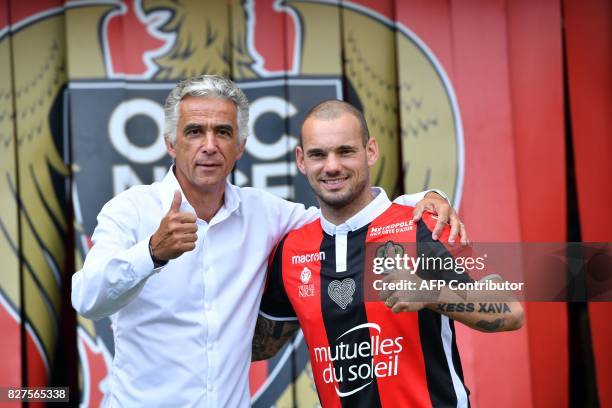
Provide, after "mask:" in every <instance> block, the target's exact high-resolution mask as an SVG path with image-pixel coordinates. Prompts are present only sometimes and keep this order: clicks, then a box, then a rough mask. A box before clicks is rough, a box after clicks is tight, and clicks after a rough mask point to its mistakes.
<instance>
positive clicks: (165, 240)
mask: <svg viewBox="0 0 612 408" xmlns="http://www.w3.org/2000/svg"><path fill="white" fill-rule="evenodd" d="M181 201H182V197H181V192H180V191H178V190H176V191H175V192H174V198H173V199H172V204H171V205H170V210H169V211H168V213H167V214H166V215H165V216H164V218H162V220H161V222H160V224H159V228H158V229H157V231H155V233H154V234H153V235H152V236H151V241H150V244H151V253H152V254H153V256H154V257H155V258H156V259H158V260H161V261H168V260H170V259H174V258H178V257H179V256H181V255H182V254H183V253H185V252H187V251H192V250H193V249H194V248H195V243H196V241H197V240H198V235H197V232H198V226H197V225H196V219H197V218H196V216H195V214H191V213H185V212H180V208H181Z"/></svg>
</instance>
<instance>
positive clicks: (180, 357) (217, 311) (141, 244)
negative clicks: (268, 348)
mask: <svg viewBox="0 0 612 408" xmlns="http://www.w3.org/2000/svg"><path fill="white" fill-rule="evenodd" d="M177 189H178V190H180V186H179V184H178V182H177V180H176V178H175V176H174V174H173V172H172V170H171V171H169V172H168V174H167V175H166V177H165V178H164V180H163V181H161V182H159V183H154V184H151V185H146V186H136V187H132V188H130V189H129V190H127V191H124V192H123V193H121V194H119V195H117V196H116V197H115V198H113V199H112V200H110V201H109V202H108V203H107V204H106V205H105V206H104V207H103V208H102V211H101V212H100V214H99V215H98V226H97V227H96V229H95V231H94V234H93V236H92V241H93V244H94V245H93V247H92V248H91V250H90V251H89V254H88V255H87V258H86V260H85V263H84V265H83V269H82V270H80V271H78V272H77V273H75V274H74V276H73V278H72V305H73V306H74V308H75V309H76V310H77V311H78V312H79V313H80V314H81V315H83V316H84V317H87V318H90V319H99V318H102V317H106V316H110V318H111V322H112V328H113V336H114V342H115V356H114V359H113V366H112V369H111V373H110V376H109V377H110V378H109V381H110V384H109V394H108V395H107V396H106V399H105V406H112V407H137V406H141V407H186V406H189V407H248V406H250V396H249V386H248V380H249V365H250V361H251V341H252V338H253V332H254V328H255V323H256V319H257V312H258V310H259V302H260V300H261V294H262V290H263V284H264V278H265V270H266V265H267V260H268V256H269V254H270V252H271V251H272V249H273V248H274V246H275V245H276V244H277V242H278V241H279V240H280V239H281V238H282V237H283V236H284V235H285V234H286V233H287V232H289V231H291V230H292V229H295V228H298V227H300V226H302V225H304V224H305V223H307V222H310V221H312V220H314V219H316V218H317V217H319V215H320V213H319V210H317V209H315V208H314V207H311V208H310V209H308V210H306V209H305V208H304V206H303V205H302V204H295V203H291V202H289V201H285V200H282V199H280V198H278V197H276V196H274V195H272V194H270V193H267V192H265V191H262V190H259V189H254V188H248V187H246V188H239V187H236V186H234V185H231V184H229V183H228V184H227V185H226V188H225V194H224V203H223V206H222V207H221V208H220V209H219V211H218V212H217V213H216V214H215V215H214V217H213V218H212V219H211V221H210V223H207V222H205V221H203V220H201V219H198V220H197V225H198V233H197V235H198V240H197V242H196V248H195V249H194V250H193V251H190V252H186V253H184V254H183V255H181V256H180V257H178V258H176V259H173V260H171V261H170V262H169V263H168V264H167V265H166V266H164V267H162V268H158V269H153V262H152V260H151V257H150V255H149V249H148V242H149V238H150V237H151V235H152V234H153V233H154V232H155V231H156V230H157V228H158V227H159V223H160V221H161V219H162V218H163V217H164V215H165V214H166V213H167V212H168V210H169V208H170V204H171V202H172V198H173V195H174V191H175V190H177ZM424 194H425V193H417V194H413V195H410V196H402V197H400V198H399V199H398V200H396V201H398V202H400V203H402V204H409V205H414V203H415V202H416V201H418V200H420V199H421V198H422V197H423V195H424ZM181 211H185V212H192V213H195V211H194V209H193V207H192V206H191V205H190V204H189V203H188V202H187V201H186V199H185V198H184V195H183V202H182V204H181Z"/></svg>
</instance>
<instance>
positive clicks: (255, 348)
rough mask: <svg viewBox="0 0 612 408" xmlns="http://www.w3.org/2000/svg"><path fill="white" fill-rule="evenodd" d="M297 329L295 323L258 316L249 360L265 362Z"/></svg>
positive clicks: (297, 325)
mask: <svg viewBox="0 0 612 408" xmlns="http://www.w3.org/2000/svg"><path fill="white" fill-rule="evenodd" d="M299 327H300V325H299V324H298V323H297V322H278V321H274V320H270V319H266V318H265V317H263V316H261V315H260V316H258V317H257V325H256V326H255V335H254V336H253V345H252V352H253V355H252V357H251V360H252V361H257V360H265V359H268V358H270V357H272V356H274V355H275V354H276V353H277V352H278V350H280V349H281V348H282V347H283V346H284V345H285V343H286V342H287V340H289V339H290V338H291V337H292V336H293V334H294V333H295V332H296V331H297V330H298V329H299Z"/></svg>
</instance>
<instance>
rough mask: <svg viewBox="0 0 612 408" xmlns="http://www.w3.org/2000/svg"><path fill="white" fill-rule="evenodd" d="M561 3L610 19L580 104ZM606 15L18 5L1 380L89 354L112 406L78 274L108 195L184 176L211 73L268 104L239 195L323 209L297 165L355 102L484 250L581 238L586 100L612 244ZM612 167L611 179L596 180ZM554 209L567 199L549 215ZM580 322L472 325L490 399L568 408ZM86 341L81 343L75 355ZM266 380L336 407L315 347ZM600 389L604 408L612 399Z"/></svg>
mask: <svg viewBox="0 0 612 408" xmlns="http://www.w3.org/2000/svg"><path fill="white" fill-rule="evenodd" d="M561 3H563V5H564V7H565V10H575V11H576V13H578V14H579V13H583V14H584V15H585V16H587V17H588V18H589V19H592V21H594V23H593V27H585V26H584V25H582V24H581V23H580V22H581V21H582V20H579V19H576V20H571V19H569V18H568V19H566V21H567V22H568V26H567V27H566V36H567V37H566V38H567V39H566V41H567V50H566V53H567V55H568V57H566V58H567V60H566V64H567V66H568V68H569V70H568V77H567V78H568V81H569V82H568V83H569V86H570V87H572V86H574V87H576V89H577V90H576V91H575V94H576V95H577V96H576V97H574V94H573V93H572V97H573V99H571V100H569V101H567V100H566V99H565V96H564V95H565V94H564V89H565V88H564V87H565V86H567V84H565V85H564V80H563V64H564V60H563V58H564V57H563V47H564V45H563V42H562V35H561V27H562V4H561ZM586 4H587V6H578V2H572V1H563V2H559V1H552V0H541V1H538V2H530V1H528V0H517V1H503V0H493V1H491V0H487V1H484V0H482V1H479V0H470V1H443V0H435V1H417V0H409V1H399V0H397V1H393V0H382V1H371V0H361V1H325V0H285V1H280V0H265V1H262V0H246V1H238V0H233V1H232V0H228V1H196V0H192V1H182V2H176V1H170V0H129V1H113V0H100V1H95V0H81V1H53V0H38V1H17V0H0V194H1V201H0V244H1V246H0V259H1V260H2V267H1V269H2V270H1V273H0V332H2V333H3V337H2V340H1V343H0V359H1V360H2V364H3V369H2V370H0V385H20V384H21V385H29V386H36V385H47V384H52V383H53V382H54V381H57V378H58V376H61V375H62V374H61V373H62V372H65V371H66V370H70V369H71V367H72V366H71V363H70V361H71V359H72V360H74V363H73V365H74V369H75V370H76V369H77V367H78V373H79V374H78V388H79V390H80V404H81V405H82V406H84V407H97V406H99V405H100V403H101V402H102V401H103V399H104V395H105V393H106V392H107V376H108V374H109V371H110V367H111V364H112V355H113V334H112V330H111V327H110V321H109V320H108V319H102V320H99V321H95V322H92V321H89V320H86V319H82V318H79V319H78V324H77V327H76V333H72V334H71V333H68V332H67V330H72V331H74V330H75V329H74V325H73V326H71V325H70V324H69V323H67V322H70V319H71V316H73V315H72V314H71V313H72V312H71V310H70V307H69V300H67V296H69V292H70V288H69V284H70V276H71V274H72V273H73V272H74V271H75V270H78V269H80V267H81V265H82V262H83V259H84V257H85V256H86V254H87V252H88V250H89V248H90V246H91V241H90V236H91V234H92V232H93V229H94V228H95V226H96V216H97V214H98V212H99V211H100V209H101V207H102V206H103V205H104V203H105V202H107V201H108V200H109V199H110V198H112V197H113V196H114V195H116V194H118V193H119V192H121V191H123V190H125V189H127V188H129V187H131V186H133V185H136V184H142V183H151V182H153V181H157V180H160V179H161V178H163V176H164V175H165V173H166V172H167V170H168V167H169V165H170V158H169V157H168V155H167V154H166V150H165V145H164V140H163V134H162V129H163V121H164V115H163V108H162V106H163V102H164V100H165V98H166V96H167V94H168V92H169V91H170V90H171V89H172V87H173V86H174V84H175V83H176V82H177V81H178V80H181V79H184V78H186V77H190V76H194V75H199V74H203V73H208V74H220V75H225V76H228V77H230V78H232V79H233V80H234V81H236V82H237V83H238V84H239V85H240V87H241V88H242V89H243V90H244V92H245V94H246V95H247V97H248V98H249V101H250V106H251V109H250V112H251V113H250V115H251V117H250V122H249V138H248V141H247V145H246V152H245V155H244V156H243V158H242V159H241V160H240V161H239V162H238V164H237V166H236V168H235V169H234V171H233V172H232V175H231V179H232V182H233V183H234V184H236V185H239V186H254V187H258V188H262V189H266V190H268V191H270V192H272V193H274V194H276V195H278V196H280V197H283V198H286V199H290V200H294V201H299V202H303V203H305V204H315V203H316V201H315V199H314V196H313V194H312V193H311V191H310V188H309V187H308V183H307V181H306V179H305V178H304V177H302V176H301V175H300V174H299V172H298V171H297V168H296V164H295V157H294V149H295V146H296V145H297V136H298V133H299V128H300V125H301V122H302V120H303V118H304V115H305V114H306V112H307V111H308V109H309V108H310V107H312V106H313V105H314V104H316V103H317V102H319V101H321V100H324V99H330V98H337V99H344V100H347V101H349V102H351V103H352V104H354V105H355V106H357V107H358V108H360V109H362V110H363V112H364V114H365V117H366V120H367V121H368V125H369V127H370V132H371V134H372V136H374V137H376V139H377V140H378V142H379V145H380V147H381V158H380V159H379V161H378V163H377V165H376V167H375V168H374V169H373V171H372V176H373V180H374V182H375V184H377V185H380V186H382V187H384V188H385V189H386V190H387V192H388V193H389V195H390V196H396V195H398V194H401V193H403V192H416V191H421V190H424V189H427V188H439V189H442V190H444V191H445V192H447V193H448V195H449V197H450V200H451V201H452V203H453V205H454V206H455V207H456V208H459V209H460V210H461V216H462V218H463V220H464V221H465V223H466V224H467V226H468V228H469V231H470V236H471V238H472V239H473V240H478V241H493V242H496V241H499V242H505V241H508V242H518V241H522V240H526V241H529V240H531V241H537V240H540V241H548V242H551V241H552V242H554V241H564V240H566V239H567V238H566V207H565V202H566V174H565V171H566V170H565V169H566V157H565V154H566V132H567V131H568V129H567V128H566V123H565V114H566V111H565V108H564V104H566V103H568V104H569V105H570V107H571V114H572V115H573V121H572V125H573V127H572V129H571V130H573V132H572V137H573V143H574V148H575V159H576V164H575V166H576V174H577V185H578V200H579V202H580V205H581V211H582V212H581V214H580V215H581V221H580V222H581V226H582V228H583V231H588V234H590V235H589V236H590V238H588V239H590V240H600V241H610V236H609V235H608V234H609V233H608V232H607V231H609V230H610V229H609V228H608V229H603V228H602V227H601V225H600V224H599V223H598V221H597V220H596V218H595V217H593V212H596V211H598V207H597V206H598V205H600V204H598V203H599V202H604V203H605V202H609V201H610V200H612V197H611V195H612V193H610V191H609V190H605V191H603V192H602V190H601V185H602V183H603V184H606V183H607V184H608V185H610V184H612V179H611V178H610V177H612V169H611V168H610V163H609V162H606V160H604V157H603V154H602V153H601V152H602V151H605V149H604V150H600V149H598V148H597V146H606V147H608V148H609V149H608V152H610V151H612V145H611V142H610V138H609V135H610V134H612V133H611V131H612V125H611V124H610V121H609V120H608V121H606V120H605V119H604V120H602V121H601V124H600V125H599V126H597V127H595V130H593V128H590V127H589V123H592V120H593V116H589V115H588V114H585V113H584V112H585V108H584V103H585V102H584V101H585V98H586V97H585V96H582V95H581V90H583V89H584V87H583V85H584V84H585V83H586V82H585V78H584V76H583V75H582V74H581V72H582V71H581V69H583V66H584V64H585V62H584V58H585V57H584V56H583V55H582V54H581V51H580V50H581V48H580V46H578V45H577V44H581V41H583V40H584V39H587V38H589V39H590V40H591V41H592V42H594V44H595V46H593V49H594V51H593V52H594V53H595V54H597V53H598V52H599V54H597V55H598V58H599V59H598V60H597V62H598V64H600V65H602V66H601V67H599V68H596V69H595V70H594V72H593V73H592V75H594V76H597V75H599V77H598V78H599V80H600V81H603V84H606V83H607V84H608V85H610V79H609V77H606V75H605V72H609V70H608V71H606V69H608V68H611V67H612V66H611V64H610V57H609V55H606V54H605V52H604V51H603V50H605V49H609V48H606V42H605V41H608V43H607V44H609V38H610V37H611V36H608V37H605V35H604V36H603V37H600V36H599V35H597V34H593V33H594V32H597V30H599V31H600V32H606V31H605V30H608V31H607V32H608V33H610V28H609V22H608V21H607V20H605V18H601V17H598V16H602V15H603V16H606V15H609V12H610V7H609V5H608V6H606V5H605V4H604V2H602V1H596V0H592V1H590V2H586ZM606 13H608V14H606ZM578 14H576V15H578ZM572 21H574V23H573V24H572ZM597 24H599V26H598V25H597ZM602 30H603V31H602ZM601 38H603V40H602V39H601ZM602 44H603V46H602ZM598 50H601V51H598ZM601 61H603V64H601ZM606 64H607V65H606ZM606 67H608V68H606ZM599 70H601V72H600V71H599ZM606 81H607V82H606ZM597 89H603V90H599V91H598V90H597ZM597 89H592V90H591V91H590V93H588V97H589V98H591V100H593V98H595V100H597V101H599V102H598V103H599V106H600V108H601V109H602V111H601V112H605V111H606V107H608V108H610V107H612V104H611V103H610V94H609V93H606V92H607V91H606V87H605V85H601V86H600V88H597ZM607 89H608V90H609V89H612V87H610V86H608V88H607ZM607 111H608V112H609V109H608V110H607ZM595 116H596V118H597V117H600V116H597V115H595ZM590 121H591V122H590ZM606 126H607V127H606ZM586 134H588V135H589V136H588V137H585V136H583V137H580V135H586ZM606 135H607V136H608V137H606ZM587 158H588V159H587ZM594 163H595V164H594ZM594 165H596V166H601V167H597V168H596V169H597V174H607V176H601V175H599V176H597V178H596V180H594V179H593V178H592V177H589V175H591V174H592V173H593V166H594ZM606 166H607V167H606ZM599 169H603V170H602V171H599ZM605 169H607V170H609V171H608V172H607V173H606V171H605ZM602 177H603V178H602ZM594 190H595V191H598V192H599V194H600V197H599V199H598V200H597V201H595V200H593V199H592V196H591V193H592V192H593V191H594ZM601 195H603V197H601ZM606 197H607V199H606ZM600 200H601V201H600ZM534 201H536V202H537V201H540V204H542V203H543V202H551V201H552V202H554V203H555V204H554V205H551V206H550V207H552V208H548V209H547V211H546V213H544V214H538V219H537V220H535V221H534V220H533V218H532V214H533V210H534V208H535V207H534V204H533V202H534ZM599 222H601V220H599ZM608 225H609V224H608ZM600 306H601V305H598V307H600ZM607 310H608V309H605V305H604V306H601V308H599V309H597V310H591V319H592V321H593V323H592V326H593V327H592V330H593V342H594V354H595V359H596V361H599V360H601V361H606V360H605V359H606V358H607V356H609V354H608V355H607V354H605V353H609V351H607V350H606V349H607V347H606V346H605V345H606V344H609V341H610V328H609V323H606V320H605V315H606V313H607ZM566 318H567V317H566V310H565V306H564V305H562V304H533V305H531V304H530V305H528V307H527V324H526V327H525V328H524V329H523V330H521V331H519V332H515V333H509V334H497V335H494V336H490V335H482V334H479V333H475V332H473V331H469V330H467V329H464V328H458V336H459V343H460V350H461V354H462V358H463V361H464V371H465V375H466V382H467V385H468V387H469V388H470V389H471V391H472V402H473V404H474V405H476V406H489V405H492V404H495V405H498V406H499V405H504V404H506V405H507V406H532V405H533V406H562V405H564V404H567V398H568V397H567V389H568V380H567V377H568V357H567V356H568V352H567V348H568V344H567V339H566V337H567V334H566V331H567V322H566ZM536 322H537V323H536ZM66 339H69V340H70V339H72V340H74V343H76V351H74V352H73V353H71V352H70V346H71V344H73V343H70V341H68V340H66ZM541 344H546V347H544V348H543V347H542V346H541ZM67 350H68V351H67ZM77 356H78V366H77V362H76V361H77ZM610 360H612V359H610ZM610 360H608V361H610ZM611 371H612V368H611V367H610V365H609V363H608V365H607V366H606V364H605V363H601V364H598V371H597V381H598V383H599V384H606V381H607V384H609V383H610V381H612V377H611ZM250 376H251V394H252V402H253V405H254V406H256V407H269V406H272V405H275V406H278V407H289V406H295V405H297V406H300V407H307V406H317V405H318V398H317V394H316V391H315V389H314V385H313V382H312V375H311V372H310V365H309V363H308V355H307V350H306V347H305V344H304V342H303V337H302V335H301V334H299V335H298V336H297V337H296V338H295V340H294V341H293V342H292V343H291V344H289V345H288V346H287V347H285V348H284V349H283V350H282V351H281V352H280V353H279V354H278V355H277V356H276V357H275V358H273V359H272V360H270V361H267V362H258V363H255V364H253V365H252V367H251V373H250ZM599 390H600V402H602V405H605V404H603V403H604V402H605V401H610V398H612V397H611V396H610V391H609V390H607V387H602V386H600V387H599ZM611 403H612V402H611Z"/></svg>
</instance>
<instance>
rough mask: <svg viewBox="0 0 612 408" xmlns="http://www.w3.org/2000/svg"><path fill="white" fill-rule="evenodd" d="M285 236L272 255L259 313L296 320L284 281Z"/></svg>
mask: <svg viewBox="0 0 612 408" xmlns="http://www.w3.org/2000/svg"><path fill="white" fill-rule="evenodd" d="M285 239H286V237H285V238H283V239H282V240H281V241H280V242H279V244H278V246H277V247H276V249H275V250H274V252H273V253H272V256H271V257H270V261H269V263H268V274H267V281H266V287H265V289H264V293H263V297H262V298H261V307H260V310H259V314H260V315H262V316H263V317H265V318H266V319H270V320H276V321H295V320H297V316H296V314H295V311H294V309H293V306H292V305H291V301H290V300H289V297H288V296H287V292H286V290H285V283H284V281H283V247H284V245H285Z"/></svg>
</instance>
